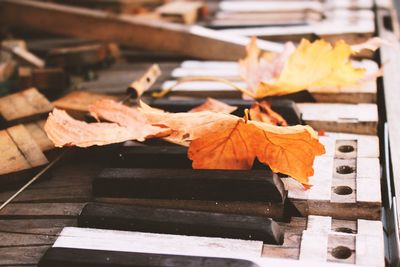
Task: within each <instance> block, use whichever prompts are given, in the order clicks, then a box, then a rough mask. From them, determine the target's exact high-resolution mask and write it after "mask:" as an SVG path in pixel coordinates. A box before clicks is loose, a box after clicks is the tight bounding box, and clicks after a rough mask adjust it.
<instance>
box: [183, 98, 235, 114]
mask: <svg viewBox="0 0 400 267" xmlns="http://www.w3.org/2000/svg"><path fill="white" fill-rule="evenodd" d="M235 110H237V107H234V106H230V105H228V104H226V103H224V102H221V101H218V100H216V99H214V98H211V97H208V98H207V100H206V101H205V102H204V103H203V104H201V105H200V106H198V107H195V108H192V109H191V110H189V112H200V111H213V112H222V113H226V114H230V113H232V112H234V111H235Z"/></svg>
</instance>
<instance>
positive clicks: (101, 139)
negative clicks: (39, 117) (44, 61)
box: [44, 109, 171, 147]
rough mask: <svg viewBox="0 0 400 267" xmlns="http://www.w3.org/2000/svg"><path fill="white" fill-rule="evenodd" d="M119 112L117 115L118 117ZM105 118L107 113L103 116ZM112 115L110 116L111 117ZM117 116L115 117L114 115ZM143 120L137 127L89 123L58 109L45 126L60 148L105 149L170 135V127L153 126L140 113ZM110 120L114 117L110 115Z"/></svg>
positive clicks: (135, 124) (50, 137)
mask: <svg viewBox="0 0 400 267" xmlns="http://www.w3.org/2000/svg"><path fill="white" fill-rule="evenodd" d="M118 114H119V113H118V112H117V113H116V115H118ZM102 115H105V113H102ZM108 115H109V116H108ZM114 115H115V114H114ZM138 115H139V116H140V117H142V119H141V120H135V121H134V125H132V124H131V121H129V120H128V122H129V126H126V125H121V124H123V123H121V124H118V123H107V122H97V123H87V122H84V121H79V120H76V119H74V118H72V117H71V116H69V115H68V114H67V113H66V112H65V111H63V110H59V109H54V110H53V112H52V113H50V114H49V117H48V119H47V121H46V124H45V127H44V128H45V131H46V133H47V136H48V137H49V139H50V140H51V141H52V142H53V143H54V145H55V146H56V147H63V146H78V147H89V146H94V145H98V146H102V145H108V144H114V143H120V142H124V141H128V140H138V141H144V140H145V139H147V138H152V137H159V136H165V135H168V134H170V132H171V131H170V130H169V129H166V128H161V127H156V126H152V125H151V124H150V123H148V122H147V121H145V119H144V118H143V115H142V114H140V113H138ZM106 117H108V118H110V117H113V116H111V114H106Z"/></svg>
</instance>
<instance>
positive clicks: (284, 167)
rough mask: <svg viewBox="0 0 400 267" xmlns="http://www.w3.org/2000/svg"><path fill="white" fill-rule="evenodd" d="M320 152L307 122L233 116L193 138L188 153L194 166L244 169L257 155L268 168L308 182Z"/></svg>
mask: <svg viewBox="0 0 400 267" xmlns="http://www.w3.org/2000/svg"><path fill="white" fill-rule="evenodd" d="M323 153H325V149H324V147H323V145H322V144H320V143H319V142H318V139H317V138H316V136H315V133H314V132H313V131H312V129H311V128H309V127H307V126H292V127H277V126H272V125H269V124H266V123H262V122H253V121H248V123H245V121H244V120H243V119H241V118H237V119H236V120H233V121H232V122H231V123H230V124H229V125H228V127H226V128H225V129H224V130H222V131H213V132H210V133H208V134H206V135H204V136H203V137H200V138H198V139H195V140H193V141H192V142H191V144H190V147H189V152H188V155H189V158H190V159H191V160H193V168H194V169H237V170H247V169H250V168H251V167H252V165H253V162H254V160H255V158H258V160H259V161H260V162H262V163H264V164H266V165H268V166H269V167H270V168H271V170H272V171H274V172H281V173H284V174H287V175H289V176H291V177H292V178H294V179H296V180H297V181H299V182H300V183H302V184H304V185H308V177H309V176H312V175H313V174H314V170H313V162H314V159H315V156H317V155H322V154H323Z"/></svg>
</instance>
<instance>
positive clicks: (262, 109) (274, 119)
mask: <svg viewBox="0 0 400 267" xmlns="http://www.w3.org/2000/svg"><path fill="white" fill-rule="evenodd" d="M250 118H251V120H253V121H260V122H265V123H268V124H272V125H276V126H287V125H288V124H287V122H286V120H285V119H284V118H283V117H282V116H281V115H279V114H278V113H277V112H275V111H273V110H272V108H271V105H270V104H269V103H268V102H267V101H262V102H256V103H254V104H253V105H252V106H251V108H250Z"/></svg>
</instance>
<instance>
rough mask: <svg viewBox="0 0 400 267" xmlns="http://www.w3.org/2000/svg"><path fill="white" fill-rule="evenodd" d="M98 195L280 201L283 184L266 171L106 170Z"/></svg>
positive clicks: (98, 182) (96, 184)
mask: <svg viewBox="0 0 400 267" xmlns="http://www.w3.org/2000/svg"><path fill="white" fill-rule="evenodd" d="M93 194H94V196H96V197H122V198H124V197H127V198H142V199H169V200H203V201H249V202H251V201H256V202H257V201H259V202H273V203H275V202H277V203H281V202H282V201H283V200H284V199H285V192H284V189H283V184H282V182H281V181H280V179H279V178H278V176H277V175H276V174H273V173H271V172H268V171H267V170H253V171H228V170H190V169H121V168H119V169H118V168H110V169H104V170H103V171H102V172H101V173H100V174H99V175H98V176H97V177H96V178H95V179H94V181H93Z"/></svg>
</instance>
